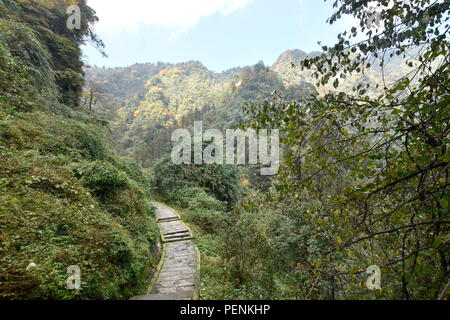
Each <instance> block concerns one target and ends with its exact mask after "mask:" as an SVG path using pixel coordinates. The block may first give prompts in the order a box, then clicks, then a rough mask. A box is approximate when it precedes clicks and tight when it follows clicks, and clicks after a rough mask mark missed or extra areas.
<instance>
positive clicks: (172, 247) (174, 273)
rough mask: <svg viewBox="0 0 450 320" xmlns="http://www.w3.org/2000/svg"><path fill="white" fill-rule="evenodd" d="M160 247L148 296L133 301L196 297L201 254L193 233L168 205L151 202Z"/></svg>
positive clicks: (193, 298) (191, 298)
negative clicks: (157, 227)
mask: <svg viewBox="0 0 450 320" xmlns="http://www.w3.org/2000/svg"><path fill="white" fill-rule="evenodd" d="M153 204H154V206H155V208H156V218H157V222H158V226H159V229H160V232H161V240H162V243H163V249H162V254H161V262H160V264H159V266H158V269H157V271H156V273H155V275H154V277H153V280H152V283H151V285H150V289H149V292H148V294H147V295H144V296H138V297H134V298H133V300H195V299H197V298H198V290H197V288H198V283H199V278H200V254H199V252H198V250H197V248H196V247H195V245H194V243H193V241H192V232H191V231H190V229H189V228H188V227H187V226H186V225H185V224H184V223H183V222H182V221H181V219H180V216H179V215H178V214H177V213H176V212H175V211H174V210H173V209H171V208H169V207H167V206H165V205H163V204H161V203H157V202H154V203H153Z"/></svg>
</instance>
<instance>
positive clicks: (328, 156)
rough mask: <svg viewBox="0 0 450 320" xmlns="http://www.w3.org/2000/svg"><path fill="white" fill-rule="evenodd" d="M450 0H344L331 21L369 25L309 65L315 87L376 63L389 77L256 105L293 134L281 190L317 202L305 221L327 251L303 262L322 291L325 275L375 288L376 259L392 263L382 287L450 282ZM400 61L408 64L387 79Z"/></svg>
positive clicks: (422, 290) (407, 292)
mask: <svg viewBox="0 0 450 320" xmlns="http://www.w3.org/2000/svg"><path fill="white" fill-rule="evenodd" d="M374 5H375V6H374ZM449 5H450V1H430V0H412V1H411V0H408V1H402V0H398V1H395V2H394V1H368V0H362V1H350V0H337V1H334V7H335V8H336V12H335V13H334V14H333V16H332V17H331V18H330V19H329V22H330V23H334V22H336V21H337V20H339V19H341V18H342V17H343V16H344V15H351V16H353V18H355V19H356V21H358V23H359V25H357V26H355V27H353V28H351V30H347V31H346V32H343V33H342V34H340V35H339V37H338V42H337V44H336V45H334V46H332V47H331V48H328V47H326V46H324V47H323V50H324V53H323V54H322V55H320V56H317V57H315V58H311V59H306V60H304V62H303V65H302V67H303V68H306V69H311V70H313V71H314V75H315V77H316V79H317V85H319V86H323V85H326V84H327V83H333V85H334V87H335V88H338V87H339V84H340V83H341V82H343V81H344V82H345V79H346V78H347V77H348V76H349V75H351V74H355V73H356V74H358V73H359V74H364V73H365V72H367V71H368V70H369V68H372V67H377V68H381V71H382V79H381V80H382V81H381V83H382V84H383V85H382V86H380V85H375V86H374V87H372V86H371V84H370V83H366V84H358V85H356V86H355V87H354V88H353V91H352V92H347V93H345V92H339V91H338V90H336V91H335V92H331V93H328V94H326V95H325V96H319V97H317V96H316V97H315V96H311V97H310V98H309V99H305V100H304V101H302V102H301V103H287V102H285V101H283V100H282V99H279V98H277V99H274V100H273V101H268V102H265V103H262V104H249V105H248V106H247V108H246V110H247V112H248V113H249V114H250V115H251V116H252V120H251V121H249V123H248V124H250V125H253V126H255V127H261V128H262V127H267V126H271V127H275V128H277V127H278V128H280V129H281V130H282V131H283V132H284V135H283V138H282V139H283V142H284V143H285V144H286V145H287V146H288V147H289V152H288V154H287V155H286V157H285V159H286V163H285V166H284V168H283V169H282V170H281V174H280V177H279V179H278V181H277V183H276V190H277V191H282V192H283V197H292V198H293V199H295V200H294V201H293V202H294V203H296V204H297V205H298V206H300V204H301V205H303V206H304V205H305V204H308V209H307V210H303V211H302V213H303V216H302V221H304V223H305V224H306V225H309V226H317V230H318V231H317V236H319V234H320V235H321V237H322V238H323V239H324V240H322V241H324V242H323V243H324V244H325V245H324V246H322V247H321V248H320V249H319V250H320V251H319V252H320V253H321V254H320V256H319V257H314V258H312V259H309V258H311V256H310V255H308V254H307V255H306V257H309V258H308V259H309V261H308V263H305V265H304V268H305V269H306V270H309V271H308V272H310V273H311V277H312V276H314V278H316V279H317V281H315V282H314V285H313V286H312V288H311V293H312V294H314V292H318V289H317V288H318V286H319V285H318V284H320V283H323V284H324V286H323V287H322V288H326V289H325V290H328V291H329V292H331V293H332V294H331V293H330V295H329V296H332V297H335V296H336V295H338V296H339V297H345V296H348V295H349V294H357V295H358V296H360V297H361V296H367V293H366V294H364V293H362V292H361V290H360V289H358V286H355V283H357V281H363V278H362V275H364V272H365V269H366V268H367V267H368V266H369V265H370V264H377V265H379V266H380V267H381V268H382V273H383V279H384V280H383V283H384V287H383V293H379V295H380V296H384V297H388V298H404V299H412V298H437V297H439V296H440V295H441V293H442V292H443V288H445V287H446V285H447V282H448V277H449V263H450V255H449V249H450V238H449V236H448V234H449V226H450V216H449V213H448V203H449V200H450V199H449V198H450V197H449V195H450V193H449V170H448V169H449V164H450V154H449V150H448V143H449V137H448V135H449V132H450V123H449V120H450V108H449V105H450V98H449V88H450V85H449V74H450V72H449V60H450V57H449V54H448V52H450V50H449V49H450V46H449V42H448V31H449V24H448V18H449V13H448V8H449ZM374 19H375V20H374ZM374 21H379V22H380V24H379V25H376V24H375V23H374ZM362 36H364V37H365V39H364V40H361V37H362ZM396 57H397V58H396ZM390 62H393V63H404V64H406V65H407V66H408V68H409V69H408V71H407V72H406V73H405V74H403V75H401V76H399V77H398V78H396V79H393V81H388V79H386V78H385V72H384V71H385V69H386V68H387V67H388V65H389V63H390ZM280 199H281V196H280V197H278V200H280ZM291 201H292V200H291ZM319 230H321V231H319ZM314 237H316V235H315V236H314ZM313 266H316V267H313ZM317 266H320V268H318V267H317ZM313 272H314V275H313V274H312V273H313ZM338 284H339V285H338ZM366 292H367V291H366Z"/></svg>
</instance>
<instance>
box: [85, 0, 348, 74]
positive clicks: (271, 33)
mask: <svg viewBox="0 0 450 320" xmlns="http://www.w3.org/2000/svg"><path fill="white" fill-rule="evenodd" d="M332 2H333V1H331V0H328V1H326V2H324V0H125V1H119V0H88V4H89V5H90V6H91V7H92V8H93V9H95V10H96V11H97V15H98V16H99V18H100V22H99V23H98V24H97V26H96V31H97V33H98V35H99V36H100V38H101V39H102V40H103V41H104V43H105V44H106V53H107V54H108V56H109V57H108V58H103V57H101V55H100V54H99V53H98V52H97V51H96V50H95V49H94V48H93V47H92V46H87V47H85V48H84V54H85V55H86V58H85V59H86V60H87V62H88V63H90V64H92V65H94V64H95V65H97V66H106V67H115V66H128V65H131V64H134V63H137V62H157V61H163V62H182V61H187V60H199V61H201V62H202V63H203V64H204V65H206V66H207V67H208V68H210V69H212V70H215V71H222V70H226V69H229V68H232V67H236V66H244V65H252V64H255V63H257V62H258V61H259V60H262V61H264V63H266V64H272V63H274V62H275V60H276V59H277V58H278V56H279V55H280V54H281V53H282V52H283V51H285V50H287V49H301V50H304V51H307V52H309V51H317V50H320V46H319V45H318V44H317V41H319V40H321V41H322V42H323V43H326V44H331V43H334V42H335V40H336V36H337V34H338V33H339V32H340V31H342V30H343V29H344V28H346V27H348V25H349V21H350V19H345V20H344V21H343V22H341V23H339V24H338V25H333V26H330V25H329V24H327V23H326V19H327V18H328V17H329V16H330V14H331V12H332Z"/></svg>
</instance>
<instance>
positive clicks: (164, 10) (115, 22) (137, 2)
mask: <svg viewBox="0 0 450 320" xmlns="http://www.w3.org/2000/svg"><path fill="white" fill-rule="evenodd" d="M252 1H253V0H126V1H112V0H88V4H89V6H91V7H92V8H93V9H94V10H95V11H96V12H97V15H98V17H99V18H100V22H99V23H98V24H97V30H100V31H104V30H107V31H117V30H121V29H125V30H131V31H136V30H137V29H138V27H139V25H142V24H144V25H156V26H162V27H166V28H170V29H174V31H175V32H176V33H180V32H183V31H186V30H187V29H188V28H189V27H191V26H193V25H196V24H197V23H199V21H200V19H201V18H202V17H207V16H211V15H214V14H216V13H219V14H222V15H224V16H225V15H228V14H230V13H232V12H234V11H236V10H239V9H241V8H243V7H245V6H247V5H248V4H249V3H250V2H252Z"/></svg>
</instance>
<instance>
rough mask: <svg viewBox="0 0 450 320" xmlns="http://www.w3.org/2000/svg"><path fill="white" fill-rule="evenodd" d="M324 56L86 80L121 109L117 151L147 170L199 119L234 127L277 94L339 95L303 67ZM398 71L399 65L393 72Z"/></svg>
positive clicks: (349, 82) (292, 54) (195, 65)
mask: <svg viewBox="0 0 450 320" xmlns="http://www.w3.org/2000/svg"><path fill="white" fill-rule="evenodd" d="M320 54H321V53H320V52H311V53H306V52H304V51H302V50H298V49H293V50H286V51H285V52H283V53H282V54H281V55H280V57H279V58H278V59H277V61H276V62H275V63H274V64H273V65H272V66H265V65H264V63H263V62H259V63H257V64H256V65H254V66H248V67H238V68H233V69H229V70H227V71H224V72H214V71H211V70H209V69H208V68H207V67H205V66H204V65H203V64H202V63H201V62H199V61H188V62H181V63H176V64H170V63H163V62H158V63H156V64H154V63H146V64H135V65H132V66H129V67H124V68H111V69H107V68H97V67H93V68H88V69H87V70H86V80H87V83H88V84H89V83H98V84H100V85H101V86H103V87H104V89H105V90H106V91H107V92H108V94H109V95H110V96H111V97H112V99H113V100H114V101H115V103H116V104H117V105H118V106H119V108H118V110H117V115H116V117H115V118H116V120H115V123H114V128H115V130H114V144H115V146H116V148H117V149H118V151H119V152H120V153H121V154H123V155H126V156H130V157H133V158H134V159H135V160H137V161H138V162H140V163H141V164H142V165H144V166H145V165H147V164H150V163H151V162H152V159H156V158H158V157H159V156H160V155H161V154H162V153H163V152H165V151H167V146H168V145H169V142H170V132H171V131H172V130H173V129H175V128H178V127H183V128H186V127H190V126H191V125H192V124H193V122H194V121H195V120H203V121H204V122H205V125H208V126H211V127H215V128H217V127H228V128H230V127H233V126H235V125H236V124H239V123H240V122H242V121H243V120H244V118H245V116H244V115H243V113H242V106H243V105H244V104H245V103H246V102H261V101H263V100H265V99H271V97H272V96H273V93H274V92H275V91H277V92H278V93H280V94H282V95H283V96H284V98H285V99H286V100H289V101H291V100H294V101H299V100H301V99H302V98H303V97H305V96H308V95H311V94H325V93H326V92H328V91H330V90H336V88H334V87H333V85H331V84H330V85H326V86H322V87H320V88H316V87H315V83H316V79H315V77H314V76H313V71H311V70H302V68H301V62H302V61H303V60H304V59H305V58H308V57H310V58H311V57H316V56H318V55H320ZM395 68H399V66H398V64H397V66H394V68H393V69H391V70H390V72H394V71H395V70H396V69H395ZM381 78H382V77H381V72H380V70H379V69H377V68H375V67H374V68H372V69H370V70H367V72H365V74H357V75H355V76H347V77H346V78H345V80H343V81H341V83H340V85H339V87H338V90H342V91H350V90H351V89H352V88H353V87H354V86H355V85H357V84H366V83H372V84H377V83H381ZM103 109H105V108H103ZM106 109H108V108H106ZM110 109H111V108H110Z"/></svg>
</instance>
